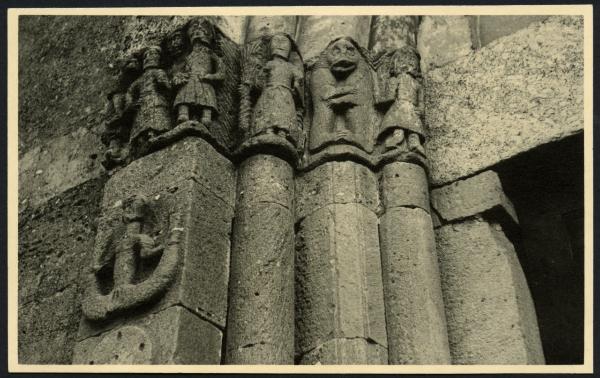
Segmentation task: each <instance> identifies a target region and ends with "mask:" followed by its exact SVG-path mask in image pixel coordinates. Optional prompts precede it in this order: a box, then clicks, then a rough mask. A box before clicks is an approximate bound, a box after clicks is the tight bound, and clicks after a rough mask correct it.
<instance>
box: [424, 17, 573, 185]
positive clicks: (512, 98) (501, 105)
mask: <svg viewBox="0 0 600 378" xmlns="http://www.w3.org/2000/svg"><path fill="white" fill-rule="evenodd" d="M583 34H584V33H583V18H582V17H575V16H551V17H549V18H547V19H546V20H544V21H543V22H535V23H532V24H531V25H529V26H528V27H527V28H524V29H521V30H519V31H517V32H515V33H513V34H511V35H508V36H506V37H503V38H500V39H497V40H496V41H494V43H491V44H489V45H488V46H486V47H484V48H482V49H480V50H477V51H476V52H474V53H473V54H469V55H467V56H465V57H463V58H462V59H459V60H456V61H454V62H452V63H449V64H447V65H445V66H444V67H441V68H438V69H435V70H432V71H430V72H428V73H427V76H426V85H425V92H426V93H425V102H426V104H425V108H426V112H425V121H426V123H427V126H428V131H429V139H428V141H427V143H426V145H425V149H426V150H427V154H428V157H429V160H430V163H431V164H430V166H431V170H430V180H431V183H432V184H433V185H435V186H439V185H441V184H445V183H449V182H452V181H454V180H457V179H459V178H463V177H466V176H469V175H472V174H474V173H476V172H480V171H483V170H485V169H487V168H488V167H491V166H493V165H495V164H497V163H499V162H501V161H504V160H506V159H509V158H511V157H513V156H515V155H517V154H519V153H522V152H525V151H528V150H530V149H533V148H535V147H537V146H540V145H543V144H546V143H550V142H553V141H557V140H561V139H563V138H565V137H568V136H570V135H573V134H576V133H580V132H581V131H582V130H583V114H584V112H583V100H584V96H583ZM421 35H422V34H421ZM442 50H445V48H443V49H442Z"/></svg>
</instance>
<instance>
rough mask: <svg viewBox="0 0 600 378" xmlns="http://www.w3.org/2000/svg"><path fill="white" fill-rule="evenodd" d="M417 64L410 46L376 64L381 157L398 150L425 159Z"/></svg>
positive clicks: (421, 90)
mask: <svg viewBox="0 0 600 378" xmlns="http://www.w3.org/2000/svg"><path fill="white" fill-rule="evenodd" d="M419 60H420V58H419V54H418V53H417V51H416V50H415V49H414V48H413V47H411V46H403V47H402V48H400V49H397V50H394V51H392V52H387V53H385V54H384V55H383V56H382V57H381V58H380V59H379V60H378V63H377V66H378V70H377V71H378V86H377V88H378V91H377V94H378V96H377V97H378V98H377V101H378V104H379V105H382V106H383V107H384V109H386V111H385V116H384V117H383V121H382V122H381V126H380V128H379V135H378V141H379V143H380V144H381V146H382V148H383V151H382V152H384V153H385V152H386V151H389V150H398V151H401V152H406V153H412V154H417V155H419V158H420V159H425V150H424V148H423V143H424V141H425V136H426V134H425V128H424V126H423V121H422V115H423V106H424V100H423V94H424V91H423V87H422V83H421V73H420V69H419V67H420V64H419Z"/></svg>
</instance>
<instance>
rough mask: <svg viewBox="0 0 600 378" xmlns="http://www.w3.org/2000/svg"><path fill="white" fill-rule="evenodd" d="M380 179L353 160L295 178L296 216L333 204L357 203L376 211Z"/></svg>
mask: <svg viewBox="0 0 600 378" xmlns="http://www.w3.org/2000/svg"><path fill="white" fill-rule="evenodd" d="M377 190H378V189H377V178H376V176H375V174H374V173H373V172H371V170H370V169H368V168H367V167H365V166H363V165H360V164H356V163H354V162H349V161H347V162H328V163H325V164H322V165H320V166H318V167H316V168H314V169H312V170H310V171H308V172H306V173H304V174H302V175H300V176H298V177H297V178H296V219H298V220H300V219H302V218H304V217H306V216H308V215H310V214H311V213H313V212H314V211H316V210H318V209H321V208H323V207H325V206H327V205H330V204H344V203H356V204H361V205H363V206H365V207H367V208H368V209H369V210H371V211H373V212H375V211H377V209H378V206H379V198H378V192H377Z"/></svg>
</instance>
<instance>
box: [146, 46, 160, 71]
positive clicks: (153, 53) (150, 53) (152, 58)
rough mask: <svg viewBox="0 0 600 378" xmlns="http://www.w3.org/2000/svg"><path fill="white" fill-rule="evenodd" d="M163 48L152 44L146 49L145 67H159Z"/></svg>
mask: <svg viewBox="0 0 600 378" xmlns="http://www.w3.org/2000/svg"><path fill="white" fill-rule="evenodd" d="M160 55H161V49H160V47H158V46H150V47H148V48H146V50H144V55H143V56H144V69H148V68H157V67H159V66H160Z"/></svg>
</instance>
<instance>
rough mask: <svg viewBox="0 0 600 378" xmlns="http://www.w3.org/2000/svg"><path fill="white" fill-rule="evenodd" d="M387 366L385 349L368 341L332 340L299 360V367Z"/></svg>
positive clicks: (357, 339) (358, 339)
mask: <svg viewBox="0 0 600 378" xmlns="http://www.w3.org/2000/svg"><path fill="white" fill-rule="evenodd" d="M341 364H343V365H360V364H365V365H366V364H369V365H387V351H386V349H385V347H382V346H381V345H379V344H375V343H372V342H370V341H368V340H365V339H361V338H356V339H333V340H329V341H327V342H326V343H324V344H322V345H319V346H318V347H316V348H315V349H313V350H311V351H310V352H308V353H306V354H305V355H304V356H302V358H301V359H300V365H341Z"/></svg>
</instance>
